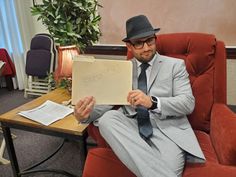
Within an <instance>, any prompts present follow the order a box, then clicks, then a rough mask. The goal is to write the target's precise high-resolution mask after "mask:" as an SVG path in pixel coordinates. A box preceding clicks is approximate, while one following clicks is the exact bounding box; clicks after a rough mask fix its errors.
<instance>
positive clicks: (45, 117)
mask: <svg viewBox="0 0 236 177" xmlns="http://www.w3.org/2000/svg"><path fill="white" fill-rule="evenodd" d="M73 111H74V110H73V109H71V108H68V107H66V106H63V105H60V104H58V103H55V102H52V101H50V100H47V101H46V102H45V103H43V104H42V105H40V106H38V107H36V108H34V109H31V110H28V111H21V112H19V113H18V114H19V115H21V116H24V117H26V118H28V119H31V120H33V121H36V122H39V123H41V124H43V125H46V126H47V125H50V124H51V123H53V122H55V121H57V120H60V119H63V118H64V117H66V116H67V115H69V114H71V113H72V112H73Z"/></svg>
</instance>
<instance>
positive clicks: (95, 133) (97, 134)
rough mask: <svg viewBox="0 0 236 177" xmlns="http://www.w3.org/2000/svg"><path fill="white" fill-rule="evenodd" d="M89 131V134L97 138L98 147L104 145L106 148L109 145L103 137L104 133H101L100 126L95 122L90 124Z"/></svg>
mask: <svg viewBox="0 0 236 177" xmlns="http://www.w3.org/2000/svg"><path fill="white" fill-rule="evenodd" d="M87 131H88V134H89V136H91V137H92V138H93V139H94V140H95V142H96V143H97V146H98V147H104V148H108V147H109V145H108V144H107V142H106V141H105V140H104V139H103V137H102V135H101V134H100V132H99V129H98V127H96V126H94V125H93V123H90V124H89V126H88V129H87Z"/></svg>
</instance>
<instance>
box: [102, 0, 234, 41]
mask: <svg viewBox="0 0 236 177" xmlns="http://www.w3.org/2000/svg"><path fill="white" fill-rule="evenodd" d="M98 1H99V2H100V3H101V5H102V6H103V8H100V9H99V11H100V14H101V16H102V21H101V31H102V33H103V35H102V37H101V40H100V43H102V44H122V41H121V39H123V38H124V37H125V21H126V19H128V18H129V17H132V16H134V15H138V14H145V15H146V16H148V18H149V19H150V21H151V22H152V24H153V26H154V27H160V28H161V31H160V33H172V32H205V33H212V34H215V35H216V36H217V39H220V40H223V41H225V43H226V45H236V40H235V39H236V20H235V17H236V10H235V9H236V1H235V0H145V1H141V0H98Z"/></svg>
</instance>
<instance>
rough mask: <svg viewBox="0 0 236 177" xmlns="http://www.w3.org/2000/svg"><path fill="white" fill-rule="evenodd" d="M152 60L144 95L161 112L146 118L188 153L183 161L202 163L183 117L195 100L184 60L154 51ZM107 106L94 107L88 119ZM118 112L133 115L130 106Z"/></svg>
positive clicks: (202, 157)
mask: <svg viewBox="0 0 236 177" xmlns="http://www.w3.org/2000/svg"><path fill="white" fill-rule="evenodd" d="M154 59H155V60H154V63H153V66H152V70H151V74H150V79H149V84H148V93H147V94H148V95H151V96H156V97H158V98H159V100H160V103H161V113H158V112H157V110H152V111H150V118H151V119H154V120H155V122H156V125H157V127H158V128H159V129H160V130H161V131H162V132H163V133H164V134H165V135H166V136H168V137H169V138H170V139H171V140H172V141H174V142H175V143H176V144H177V145H178V146H179V147H181V148H182V149H183V150H185V151H186V152H187V153H188V156H187V161H189V162H204V161H205V157H204V155H203V153H202V151H201V148H200V146H199V144H198V141H197V139H196V137H195V134H194V132H193V130H192V128H191V125H190V124H189V122H188V119H187V117H186V115H188V114H190V113H191V112H192V111H193V109H194V106H195V99H194V97H193V94H192V89H191V85H190V82H189V78H188V73H187V71H186V68H185V64H184V61H183V60H180V59H176V58H171V57H166V56H162V55H159V54H158V53H157V54H156V55H155V58H154ZM132 63H133V89H137V78H138V74H137V62H136V61H135V59H133V60H132ZM111 108H112V106H96V107H95V109H94V111H93V112H92V114H91V115H90V119H89V122H91V121H93V120H95V119H97V118H98V117H100V116H101V115H102V114H103V113H104V112H106V111H107V110H109V109H111ZM121 111H123V112H124V114H126V116H127V117H132V116H134V115H135V114H136V111H135V109H134V108H133V107H131V106H124V107H123V109H122V110H121Z"/></svg>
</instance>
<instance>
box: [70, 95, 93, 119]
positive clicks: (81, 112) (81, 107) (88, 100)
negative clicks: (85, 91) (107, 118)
mask: <svg viewBox="0 0 236 177" xmlns="http://www.w3.org/2000/svg"><path fill="white" fill-rule="evenodd" d="M94 105H95V98H94V97H92V96H89V97H85V98H83V99H81V100H79V102H78V103H77V104H76V105H75V109H74V115H75V117H76V119H77V120H78V121H79V122H81V121H84V120H86V119H88V117H89V115H90V113H91V112H92V110H93V107H94Z"/></svg>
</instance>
